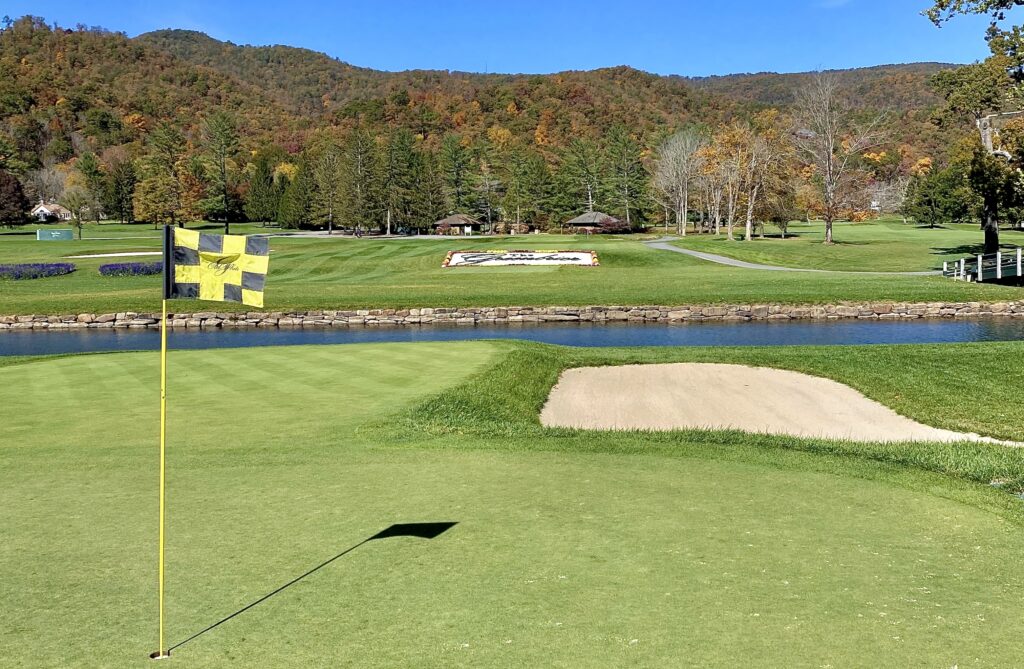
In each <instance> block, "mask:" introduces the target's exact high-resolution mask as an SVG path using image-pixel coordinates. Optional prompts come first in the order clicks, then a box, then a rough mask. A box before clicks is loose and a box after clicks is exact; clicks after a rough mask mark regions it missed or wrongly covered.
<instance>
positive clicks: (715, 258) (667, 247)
mask: <svg viewBox="0 0 1024 669" xmlns="http://www.w3.org/2000/svg"><path fill="white" fill-rule="evenodd" d="M678 239H680V237H673V236H671V235H669V236H666V237H661V238H660V239H655V240H654V241H650V242H644V244H645V245H647V246H649V247H651V248H652V249H659V250H661V251H672V252H673V253H682V254H683V255H688V256H691V257H693V258H699V259H700V260H706V261H708V262H713V263H718V264H719V265H728V266H729V267H739V268H741V269H759V270H767V271H770V272H820V273H825V274H883V275H892V276H939V275H941V274H942V271H941V270H931V271H926V272H855V271H851V270H828V269H809V268H806V267H780V266H779V265H762V264H760V263H753V262H747V261H746V260H737V259H735V258H729V257H727V256H720V255H718V254H715V253H705V252H704V251H694V250H692V249H684V248H681V247H679V246H674V245H673V244H671V243H670V242H674V241H677V240H678Z"/></svg>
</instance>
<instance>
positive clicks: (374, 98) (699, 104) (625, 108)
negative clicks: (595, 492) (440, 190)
mask: <svg viewBox="0 0 1024 669" xmlns="http://www.w3.org/2000/svg"><path fill="white" fill-rule="evenodd" d="M135 41H137V42H141V43H144V44H147V45H151V46H154V47H156V48H159V49H160V50H162V51H165V52H168V53H172V54H174V55H176V56H178V57H179V58H181V59H182V60H185V61H188V62H190V63H193V64H198V65H204V66H207V67H210V68H213V69H216V70H217V71H219V72H221V73H224V74H228V75H230V76H232V77H236V78H238V79H240V80H241V81H244V82H246V83H248V84H250V85H252V86H256V87H262V88H263V89H264V90H267V91H268V93H269V94H271V95H274V96H275V99H277V100H278V102H279V103H281V104H282V105H283V106H285V107H286V108H287V109H289V110H290V111H292V112H294V113H297V114H304V115H314V116H325V117H327V118H328V119H329V120H331V121H333V122H341V123H344V122H346V121H347V120H349V119H359V120H363V121H368V122H370V123H386V124H399V125H403V126H407V127H410V128H411V129H413V130H414V131H416V132H417V133H418V134H421V135H425V136H426V135H430V134H432V133H437V132H438V131H441V132H443V131H448V130H459V131H460V132H469V133H470V134H474V133H480V132H483V131H484V130H486V128H488V127H490V126H491V125H493V124H494V123H498V124H500V125H502V126H504V127H508V128H509V129H510V130H511V131H512V132H513V134H514V135H517V136H524V137H528V136H529V135H530V134H531V133H533V132H535V131H536V129H537V127H538V126H540V125H542V124H541V121H542V120H543V121H544V123H543V127H542V133H541V134H542V136H543V139H544V140H545V141H546V142H548V143H550V144H551V145H554V146H561V145H564V144H565V142H566V139H567V138H568V137H572V136H577V135H578V134H580V133H581V132H582V133H583V134H588V133H600V132H601V130H602V129H603V128H606V127H607V126H608V125H609V124H612V123H616V122H618V123H625V124H627V125H629V126H630V127H632V128H636V129H637V130H639V131H642V132H655V133H658V132H662V133H663V132H664V129H665V128H671V127H679V126H682V125H686V124H687V123H693V122H697V123H704V124H708V125H713V124H716V123H720V122H723V121H727V120H729V119H730V118H731V117H732V116H733V115H735V114H737V113H740V114H745V113H749V112H751V111H754V110H756V109H759V108H763V107H780V108H785V107H787V106H789V105H791V104H792V102H793V92H794V91H795V90H796V89H797V88H799V87H800V86H802V85H804V84H806V83H807V81H808V80H809V79H810V78H811V76H812V75H811V74H810V73H799V74H774V73H759V74H738V75H729V76H721V77H704V78H687V77H678V76H670V77H662V76H657V75H653V74H649V73H646V72H641V71H639V70H636V69H633V68H630V67H625V66H623V67H615V68H605V69H598V70H592V71H586V72H575V71H573V72H560V73H557V74H551V75H500V74H472V73H465V72H447V71H436V70H433V71H430V70H411V71H406V72H382V71H378V70H371V69H367V68H359V67H355V66H352V65H350V64H348V63H344V62H342V61H339V60H337V59H334V58H331V57H329V56H327V55H325V54H322V53H318V52H314V51H309V50H307V49H298V48H294V47H288V46H244V45H243V46H240V45H235V44H232V43H231V42H221V41H218V40H215V39H213V38H211V37H209V36H207V35H205V34H203V33H198V32H194V31H187V30H161V31H156V32H152V33H147V34H144V35H140V36H139V37H137V38H135ZM947 67H952V66H949V65H943V64H940V63H914V64H908V65H883V66H878V67H869V68H860V69H852V70H842V71H838V72H837V73H836V75H837V77H838V79H839V81H840V83H841V85H842V86H843V87H844V89H846V91H847V92H848V94H849V96H850V98H851V99H852V100H854V101H856V103H857V104H858V105H860V106H862V107H865V108H868V109H886V110H890V111H891V112H892V114H893V116H894V118H900V117H904V116H905V115H906V114H907V113H908V112H914V115H915V116H920V119H919V120H924V121H929V120H930V116H929V113H930V111H931V110H932V109H933V108H934V107H936V106H937V105H938V104H939V102H940V101H939V98H938V96H937V95H936V94H935V92H934V91H933V90H932V89H931V87H930V86H929V85H928V79H929V77H930V76H931V75H932V74H934V73H935V72H937V71H938V70H940V69H944V68H947ZM474 101H475V102H476V103H477V104H476V105H473V104H472V103H473V102H474ZM510 105H514V107H511V108H510ZM465 126H468V127H465ZM930 131H931V129H929V128H923V129H922V128H917V129H916V131H915V132H914V133H912V134H913V135H914V136H917V137H920V136H921V133H922V132H924V133H925V134H926V135H927V134H928V133H929V132H930ZM922 139H923V141H925V143H926V144H928V143H929V142H928V141H927V140H928V139H929V138H928V137H924V138H922ZM929 148H930V147H929Z"/></svg>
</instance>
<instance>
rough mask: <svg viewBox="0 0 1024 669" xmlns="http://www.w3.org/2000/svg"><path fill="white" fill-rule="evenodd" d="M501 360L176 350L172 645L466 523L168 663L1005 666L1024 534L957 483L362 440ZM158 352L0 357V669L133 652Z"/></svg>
mask: <svg viewBox="0 0 1024 669" xmlns="http://www.w3.org/2000/svg"><path fill="white" fill-rule="evenodd" d="M507 346H508V345H507V344H501V343H491V344H485V343H460V344H450V343H445V344H416V345H369V346H362V345H360V346H341V347H303V348H263V349H244V350H233V351H201V352H175V353H174V354H172V359H171V361H172V381H173V382H172V384H171V388H170V392H171V400H172V417H171V433H170V434H171V452H170V461H169V466H170V470H169V472H170V473H169V479H168V480H169V495H170V496H169V504H170V509H171V511H170V524H169V528H168V537H169V541H168V557H169V562H168V581H167V585H168V593H169V603H168V611H167V613H168V634H169V637H170V638H171V641H172V643H177V642H180V641H181V640H184V639H186V638H188V637H189V636H191V635H193V634H195V633H196V632H199V631H201V630H203V629H204V628H206V627H208V626H209V625H212V624H214V623H216V622H217V621H219V620H221V619H223V618H225V617H226V616H229V615H231V614H232V613H234V612H236V611H239V610H240V609H242V608H243V607H245V606H246V605H247V604H250V603H252V602H253V601H255V600H257V599H259V598H261V597H263V596H264V595H266V594H268V593H270V592H272V591H274V590H275V589H277V588H279V587H281V586H282V585H284V584H286V583H288V582H289V581H291V580H293V579H295V578H296V577H298V576H300V575H302V574H303V573H304V572H306V571H308V570H310V569H312V568H314V567H316V566H317V565H319V564H321V563H323V562H324V561H326V560H329V559H330V558H332V557H334V556H336V555H338V554H339V553H341V552H342V551H344V550H345V549H347V548H349V547H351V546H353V545H355V544H357V543H359V542H361V541H362V540H364V539H366V538H367V537H369V536H371V535H373V534H375V533H376V532H378V531H380V530H381V529H383V528H384V527H387V526H389V525H391V524H392V523H407V522H428V521H452V522H457V523H458V524H457V525H455V526H454V527H453V528H452V529H451V530H449V531H448V532H446V533H444V534H442V535H441V536H439V537H438V538H436V539H432V540H427V539H415V538H391V539H385V540H380V541H372V542H369V543H366V544H364V545H361V546H359V547H358V548H356V549H355V550H353V551H352V552H350V553H348V554H346V555H344V556H342V557H339V558H338V559H337V560H334V561H333V562H331V563H330V564H328V565H327V566H325V567H323V568H322V569H320V570H318V571H316V572H314V573H312V574H310V575H309V576H307V577H306V578H303V579H301V580H299V581H298V582H296V583H294V584H293V585H291V586H289V587H287V588H285V589H283V590H281V591H280V592H278V593H277V594H275V595H273V596H271V597H270V598H268V599H266V600H265V601H263V602H262V603H260V604H258V605H256V606H254V607H253V608H251V609H249V610H247V611H245V612H243V613H241V614H239V615H238V616H237V617H235V618H232V619H231V620H229V621H227V622H225V623H224V624H223V625H221V626H219V627H217V628H216V629H213V630H211V631H209V632H207V633H205V634H202V635H201V636H199V637H197V638H195V639H193V640H192V641H189V642H188V643H186V644H185V645H183V646H181V647H180V648H178V649H176V650H175V652H174V655H175V657H174V659H173V660H172V662H173V663H174V664H175V665H176V666H183V667H220V666H246V667H249V666H266V667H285V666H302V667H305V666H360V667H364V666H389V667H390V666H417V667H419V666H446V667H447V666H473V667H481V666H566V667H570V666H572V667H575V666H623V665H635V666H672V665H680V664H687V665H693V666H737V665H741V664H747V665H758V666H827V665H831V666H850V665H885V666H953V665H955V664H959V666H1009V665H1012V664H1013V663H1014V662H1016V661H1017V659H1018V658H1019V657H1020V651H1021V649H1022V648H1021V642H1020V641H1019V629H1020V626H1021V624H1022V622H1024V619H1022V615H1021V613H1020V609H1019V602H1020V600H1021V597H1022V595H1024V577H1022V576H1021V575H1020V570H1019V568H1018V564H1019V555H1020V554H1021V551H1022V549H1024V535H1022V532H1021V529H1020V527H1019V525H1017V524H1015V523H1012V522H1008V521H1007V520H1005V519H1004V517H1003V516H1001V515H999V514H996V513H992V512H990V511H986V510H983V509H981V508H978V507H976V506H973V505H968V504H964V503H961V502H958V501H954V500H953V499H951V497H956V495H955V494H953V493H954V492H955V491H956V490H957V489H958V488H959V487H963V486H967V485H968V484H963V483H956V482H951V481H950V480H948V479H946V478H944V477H940V476H938V475H930V474H923V473H922V474H913V475H906V476H910V478H912V480H909V479H908V480H909V483H911V484H912V485H909V486H904V485H895V484H894V483H890V482H886V481H884V480H881V479H884V478H885V472H886V471H888V470H886V469H884V468H883V467H882V466H881V465H870V464H862V465H860V466H858V467H852V468H851V470H850V474H843V473H842V471H841V470H839V473H827V472H823V471H815V470H814V467H813V466H807V463H810V462H818V461H821V460H822V459H827V458H825V457H824V456H815V455H811V454H806V453H798V454H797V453H789V454H787V453H782V452H780V453H779V454H778V456H777V457H775V456H771V458H769V457H762V458H760V459H759V460H756V461H755V460H754V459H748V460H746V461H745V460H744V459H743V458H742V457H740V456H733V457H726V456H725V454H724V453H723V454H719V453H716V452H715V448H714V447H713V446H709V447H708V448H707V449H706V452H705V453H704V454H702V455H700V456H693V455H692V454H693V453H694V451H693V450H692V449H691V450H689V451H687V453H689V454H691V455H689V456H687V457H668V456H664V455H645V454H607V453H604V454H602V453H597V454H593V453H592V454H580V453H571V452H530V451H522V450H510V449H505V450H502V444H503V442H502V441H500V440H497V439H495V440H493V443H489V444H481V445H486V446H488V447H489V448H491V449H493V450H447V449H436V448H430V449H425V448H417V445H418V444H420V442H421V441H422V442H423V443H424V444H426V443H427V442H430V445H431V446H437V445H444V440H443V439H440V440H439V439H438V438H437V437H436V436H433V437H430V436H428V435H420V434H418V433H417V432H416V431H415V430H413V429H408V430H406V431H405V432H403V433H402V434H401V435H400V438H397V439H396V437H395V434H394V433H393V431H394V430H395V429H402V430H405V429H406V428H404V427H401V426H399V428H387V430H392V432H391V433H389V432H387V430H382V428H381V425H382V424H388V423H390V422H391V421H390V418H389V417H391V416H398V415H399V414H401V412H403V411H405V410H406V409H407V408H408V407H410V406H411V405H412V404H414V403H415V402H417V401H418V400H419V399H420V398H424V397H427V396H430V395H435V394H437V393H443V392H447V391H446V387H448V386H451V385H454V384H457V383H460V382H462V381H464V380H465V379H467V378H468V377H469V376H471V375H473V374H474V373H477V372H481V371H483V370H485V369H490V366H491V365H493V364H494V363H495V361H497V360H498V359H500V357H501V355H502V351H503V349H504V348H505V347H507ZM155 363H156V356H155V355H154V354H151V353H141V354H115V355H93V356H81V357H73V358H62V359H54V360H46V361H39V362H29V363H25V364H17V365H14V366H10V367H5V368H2V369H0V406H3V407H4V419H3V422H2V424H0V508H3V509H4V521H3V523H2V524H0V573H2V574H3V575H4V578H3V587H2V588H0V610H2V611H4V612H5V614H6V615H5V618H6V619H7V620H9V621H10V622H5V624H4V625H3V626H0V665H2V666H4V667H21V666H25V667H40V666H118V667H122V666H144V665H147V663H148V662H149V661H148V660H147V659H145V657H146V655H147V654H148V653H149V652H150V651H151V650H154V649H155V643H156V642H155V633H156V628H155V611H156V610H155V596H154V590H155V573H154V572H155V564H154V546H153V543H154V538H155V499H154V489H155V482H156V479H155V471H154V466H155V464H156V463H155V455H156V449H155V445H156V430H155V427H156V426H155V419H156V412H155V408H156V407H155V401H154V400H155V394H154V384H155V382H156V378H157V377H156V371H157V369H156V365H155ZM499 401H500V399H499ZM452 406H453V407H454V408H453V409H452V411H453V412H456V413H457V411H458V406H459V404H458V403H454V404H453V405H452ZM457 418H458V416H453V419H457ZM382 435H390V436H387V437H386V438H387V447H383V446H382V443H381V441H380V440H381V439H382V438H385V437H382ZM467 438H468V439H472V436H471V435H469V436H468V437H463V438H461V441H462V442H463V443H462V444H461V445H463V446H465V445H467V444H466V443H465V440H466V439H467ZM396 442H402V444H403V445H404V446H406V447H403V448H396V447H395V445H396ZM439 442H440V443H439ZM510 448H511V447H510ZM551 448H552V450H554V449H556V448H558V445H557V444H555V443H554V441H552V444H551ZM872 468H876V469H878V471H880V472H882V473H881V474H879V475H878V479H879V480H870V479H871V476H869V474H870V471H869V470H872ZM900 476H904V475H902V474H901V475H900ZM891 478H895V479H896V480H900V478H899V477H891ZM904 482H907V481H904ZM951 491H953V492H951ZM985 494H987V493H985ZM991 494H993V495H994V494H996V493H991ZM8 616H9V617H8Z"/></svg>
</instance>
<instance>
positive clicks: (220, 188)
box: [202, 111, 239, 235]
mask: <svg viewBox="0 0 1024 669" xmlns="http://www.w3.org/2000/svg"><path fill="white" fill-rule="evenodd" d="M202 141H203V151H204V153H205V157H206V159H207V160H208V161H209V165H208V169H207V181H206V186H207V197H206V199H205V200H204V202H203V208H204V209H205V211H206V213H207V215H208V216H210V217H211V218H220V219H221V220H223V221H224V234H225V235H227V234H230V233H231V222H230V221H231V217H232V215H233V213H234V211H235V209H236V203H235V202H234V201H233V200H232V192H231V172H232V170H233V169H234V167H235V165H234V162H233V160H232V159H233V157H234V156H235V154H236V153H238V149H239V140H238V130H236V128H235V120H234V119H233V118H232V117H231V115H230V114H228V113H227V112H223V111H218V112H214V113H213V114H210V116H208V117H207V118H206V119H205V120H204V121H203V125H202Z"/></svg>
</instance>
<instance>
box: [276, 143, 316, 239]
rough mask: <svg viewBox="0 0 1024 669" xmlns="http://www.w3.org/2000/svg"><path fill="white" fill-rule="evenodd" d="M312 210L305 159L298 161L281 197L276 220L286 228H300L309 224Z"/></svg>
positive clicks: (311, 185) (310, 187)
mask: <svg viewBox="0 0 1024 669" xmlns="http://www.w3.org/2000/svg"><path fill="white" fill-rule="evenodd" d="M312 209H313V179H312V176H311V175H310V170H309V167H308V165H307V160H306V157H305V156H303V157H302V159H300V160H299V163H298V165H297V169H296V170H295V176H294V177H292V179H291V180H290V181H289V182H288V185H287V186H285V189H284V193H283V194H282V195H281V205H280V211H279V212H278V215H277V220H278V221H280V222H281V225H282V226H284V227H286V228H300V227H303V226H307V225H309V224H310V222H311V220H312Z"/></svg>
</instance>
